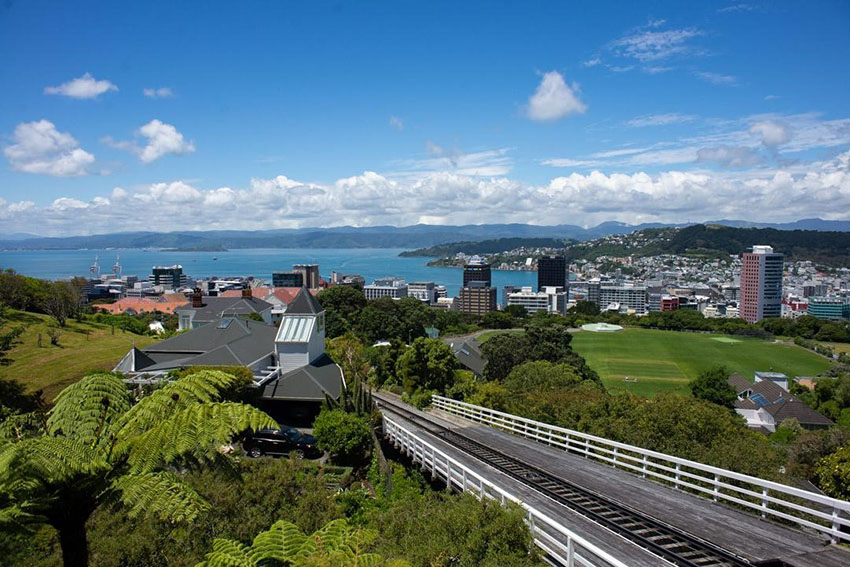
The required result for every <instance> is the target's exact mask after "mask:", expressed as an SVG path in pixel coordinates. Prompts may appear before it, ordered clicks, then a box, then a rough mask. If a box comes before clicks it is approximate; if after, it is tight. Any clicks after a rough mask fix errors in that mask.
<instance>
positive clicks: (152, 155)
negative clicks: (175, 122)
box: [139, 119, 195, 163]
mask: <svg viewBox="0 0 850 567" xmlns="http://www.w3.org/2000/svg"><path fill="white" fill-rule="evenodd" d="M139 133H140V134H141V135H142V136H144V137H145V138H147V139H148V144H147V145H146V146H145V147H144V148H142V151H141V153H140V154H139V159H141V160H142V161H143V162H145V163H150V162H152V161H154V160H156V159H159V158H161V157H162V156H164V155H167V154H185V153H190V152H194V151H195V145H194V144H193V143H192V142H187V141H185V140H184V139H183V134H181V133H180V132H178V131H177V128H175V127H174V126H172V125H171V124H166V123H165V122H162V121H160V120H156V119H154V120H151V121H150V122H148V123H147V124H145V125H144V126H142V127H141V128H139Z"/></svg>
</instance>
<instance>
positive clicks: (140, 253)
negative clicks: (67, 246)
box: [0, 248, 537, 298]
mask: <svg viewBox="0 0 850 567" xmlns="http://www.w3.org/2000/svg"><path fill="white" fill-rule="evenodd" d="M401 251H402V249H399V248H368V249H367V248H351V249H348V248H345V249H338V248H327V249H326V248H317V249H287V248H251V249H244V250H229V251H226V252H163V251H161V250H141V249H122V250H28V251H0V268H2V269H6V268H12V269H14V270H15V271H17V272H19V273H21V274H24V275H27V276H32V277H35V278H43V279H64V278H70V277H73V276H88V274H89V266H91V264H92V262H93V261H94V259H95V255H97V257H98V264H99V265H100V270H101V273H104V274H108V273H110V271H111V269H112V264H114V263H115V258H116V256H120V263H121V267H122V268H123V273H124V274H125V275H126V274H132V275H136V276H139V277H140V278H144V277H147V276H148V275H150V273H151V267H153V266H170V265H172V264H182V265H183V273H185V274H187V275H189V276H190V277H193V278H207V277H210V276H219V277H232V276H254V277H255V278H259V279H263V280H265V281H267V282H269V284H270V283H271V274H272V272H273V271H278V270H290V269H292V264H319V270H320V273H321V275H322V277H323V278H325V279H330V274H331V271H337V272H341V273H344V274H360V275H362V276H363V277H364V278H366V282H367V283H371V281H372V280H374V279H376V278H382V277H387V276H396V277H400V278H404V279H405V280H407V281H408V282H415V281H433V282H436V283H437V284H441V285H444V286H446V288H447V290H448V293H449V296H456V295H457V293H458V289H459V288H460V285H461V280H462V275H461V271H460V270H459V269H457V268H437V267H431V266H427V265H426V264H427V262H428V258H400V257H399V256H398V254H399V252H401ZM536 282H537V272H516V271H497V270H494V271H493V285H494V286H496V287H497V288H498V289H499V297H500V298H501V288H502V286H505V285H515V286H523V285H530V286H534V285H536Z"/></svg>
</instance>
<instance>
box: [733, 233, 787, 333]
mask: <svg viewBox="0 0 850 567" xmlns="http://www.w3.org/2000/svg"><path fill="white" fill-rule="evenodd" d="M783 258H784V256H783V255H782V254H780V253H778V252H774V251H773V248H771V247H770V246H753V251H752V252H746V253H744V255H743V265H742V267H741V291H740V314H741V318H743V319H745V320H746V321H747V322H748V323H755V322H756V321H759V320H761V319H764V318H765V317H780V316H781V315H782V261H783Z"/></svg>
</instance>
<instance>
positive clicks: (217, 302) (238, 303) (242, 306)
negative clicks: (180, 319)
mask: <svg viewBox="0 0 850 567" xmlns="http://www.w3.org/2000/svg"><path fill="white" fill-rule="evenodd" d="M203 301H204V305H203V306H202V307H192V304H191V303H189V304H187V305H186V306H185V307H183V308H182V309H180V311H188V310H190V309H191V310H193V311H194V312H195V317H194V321H196V322H203V321H215V320H217V319H220V318H221V317H224V316H225V315H250V314H251V313H263V312H264V311H266V310H267V309H271V308H272V304H271V303H269V302H268V301H263V300H262V299H257V298H253V297H252V298H244V297H241V296H240V297H209V296H206V295H205V296H204V300H203Z"/></svg>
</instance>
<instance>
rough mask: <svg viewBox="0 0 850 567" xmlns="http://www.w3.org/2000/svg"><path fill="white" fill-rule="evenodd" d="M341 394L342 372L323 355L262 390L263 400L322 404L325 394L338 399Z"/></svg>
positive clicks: (270, 383) (329, 358)
mask: <svg viewBox="0 0 850 567" xmlns="http://www.w3.org/2000/svg"><path fill="white" fill-rule="evenodd" d="M341 393H342V371H341V370H340V369H339V366H337V365H336V364H335V363H334V361H333V359H331V357H329V356H328V355H327V354H323V355H322V356H320V357H319V358H317V359H316V360H314V361H313V362H311V363H310V364H308V365H306V366H302V367H300V368H296V369H294V370H290V371H289V372H287V373H286V374H284V375H283V376H281V377H280V378H276V379H275V380H272V381H271V382H269V383H268V384H267V385H266V386H265V388H263V395H262V396H261V397H262V399H264V400H300V401H311V402H322V401H324V400H325V394H327V395H329V396H330V397H332V398H334V399H338V398H339V396H340V394H341Z"/></svg>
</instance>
